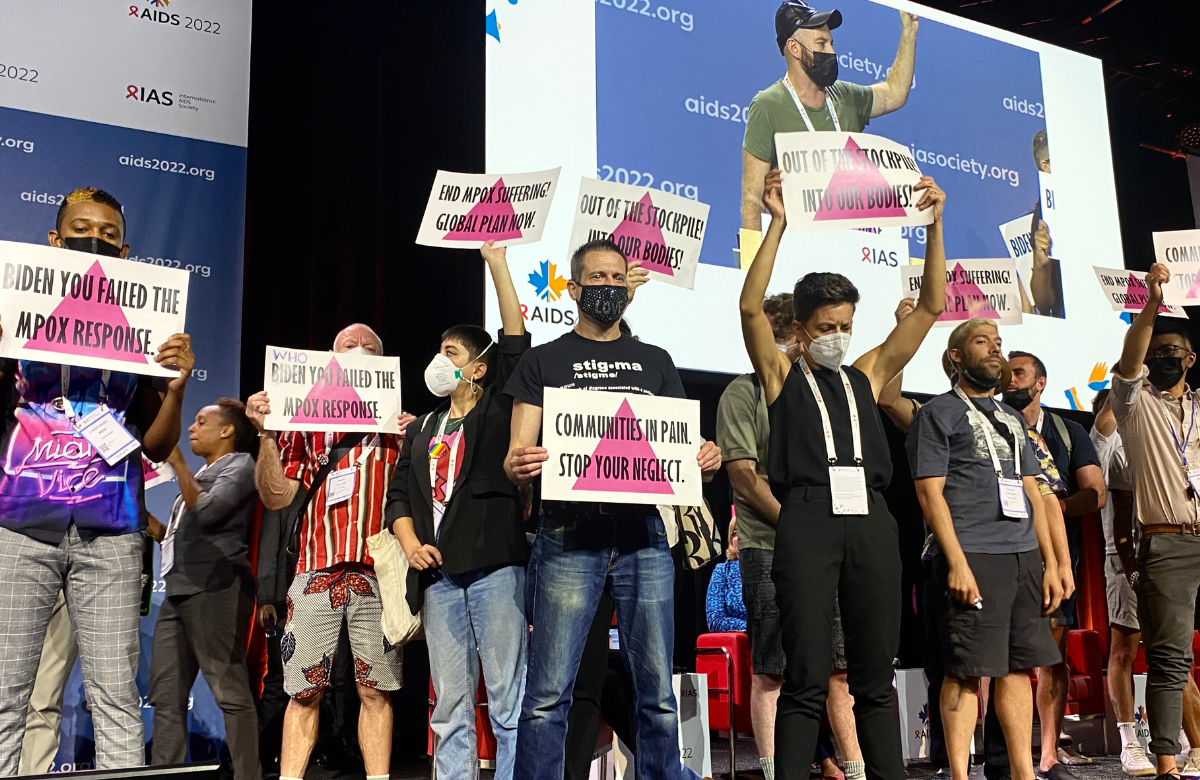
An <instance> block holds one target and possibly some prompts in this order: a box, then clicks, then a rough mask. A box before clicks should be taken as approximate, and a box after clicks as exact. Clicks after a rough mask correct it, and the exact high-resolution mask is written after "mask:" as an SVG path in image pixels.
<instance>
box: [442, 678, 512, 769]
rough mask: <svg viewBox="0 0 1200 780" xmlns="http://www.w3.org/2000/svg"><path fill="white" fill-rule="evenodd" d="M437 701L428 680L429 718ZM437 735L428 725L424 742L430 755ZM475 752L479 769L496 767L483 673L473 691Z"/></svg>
mask: <svg viewBox="0 0 1200 780" xmlns="http://www.w3.org/2000/svg"><path fill="white" fill-rule="evenodd" d="M436 703H437V694H436V693H434V690H433V680H430V681H429V718H430V720H432V719H433V705H435V704H436ZM437 743H438V739H437V735H436V734H434V733H433V727H432V726H430V727H429V739H428V742H427V744H426V750H425V752H426V754H427V755H429V756H430V757H432V756H434V755H435V754H436V753H437ZM475 752H476V753H477V756H478V758H479V768H480V769H495V768H496V735H495V733H494V732H493V731H492V719H491V717H489V715H488V701H487V688H486V687H484V682H483V674H482V673H480V675H479V688H478V689H477V690H476V691H475Z"/></svg>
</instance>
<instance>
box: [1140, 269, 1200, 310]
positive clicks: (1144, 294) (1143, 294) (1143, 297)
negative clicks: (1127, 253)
mask: <svg viewBox="0 0 1200 780" xmlns="http://www.w3.org/2000/svg"><path fill="white" fill-rule="evenodd" d="M1197 284H1200V280H1198V281H1197ZM1195 289H1196V288H1195V287H1193V288H1192V290H1195ZM1187 297H1188V298H1191V297H1192V293H1190V292H1189V293H1188V294H1187ZM1149 299H1150V291H1149V290H1147V289H1146V282H1145V281H1144V280H1142V279H1139V278H1137V277H1136V276H1134V275H1133V274H1130V275H1129V284H1128V285H1126V287H1125V311H1141V310H1142V309H1144V308H1145V307H1146V301H1148V300H1149ZM1170 311H1171V307H1170V306H1167V305H1166V304H1165V303H1164V304H1162V305H1161V306H1159V307H1158V313H1159V314H1163V313H1170Z"/></svg>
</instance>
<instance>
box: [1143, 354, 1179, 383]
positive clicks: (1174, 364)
mask: <svg viewBox="0 0 1200 780" xmlns="http://www.w3.org/2000/svg"><path fill="white" fill-rule="evenodd" d="M1146 368H1148V369H1150V384H1152V385H1154V386H1155V387H1157V388H1158V389H1159V390H1170V389H1171V388H1172V387H1174V386H1175V385H1177V384H1179V380H1180V379H1183V373H1184V372H1183V358H1181V357H1156V358H1150V359H1149V360H1147V361H1146Z"/></svg>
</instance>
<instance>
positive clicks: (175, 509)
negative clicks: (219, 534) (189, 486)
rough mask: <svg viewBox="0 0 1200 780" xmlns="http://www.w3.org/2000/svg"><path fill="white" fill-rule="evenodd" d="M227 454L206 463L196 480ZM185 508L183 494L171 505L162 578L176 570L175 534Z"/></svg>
mask: <svg viewBox="0 0 1200 780" xmlns="http://www.w3.org/2000/svg"><path fill="white" fill-rule="evenodd" d="M229 454H232V453H227V454H226V455H222V456H221V457H220V458H217V459H216V460H214V461H213V462H212V463H211V464H208V463H205V464H204V465H203V466H201V467H200V470H199V471H197V472H196V476H195V478H196V479H200V475H201V474H203V473H204V472H206V471H208V468H209V466H210V465H212V466H215V465H217V464H218V463H220V462H221V460H222V459H224V458H225V457H227V455H229ZM202 492H203V491H202ZM184 510H185V507H184V505H183V493H180V494H179V495H177V496H175V503H174V504H172V505H171V518H170V519H169V520H167V530H166V531H165V532H164V533H163V540H162V555H161V557H160V560H159V566H158V568H159V573H160V574H162V576H164V577H165V576H167V573H168V572H170V571H171V569H173V568H175V532H176V531H177V530H179V521H180V520H182V519H183V513H184Z"/></svg>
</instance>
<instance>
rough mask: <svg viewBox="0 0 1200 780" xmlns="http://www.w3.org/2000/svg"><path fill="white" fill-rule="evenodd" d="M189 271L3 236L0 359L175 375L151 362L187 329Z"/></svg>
mask: <svg viewBox="0 0 1200 780" xmlns="http://www.w3.org/2000/svg"><path fill="white" fill-rule="evenodd" d="M188 277H189V273H188V272H187V271H184V270H180V269H174V268H162V267H160V266H156V265H149V264H146V263H135V262H133V261H130V260H122V259H120V258H117V257H101V256H99V255H89V254H85V253H83V252H72V251H70V250H67V249H56V248H54V247H49V246H37V245H35V244H20V243H16V242H13V241H0V323H2V324H3V335H2V336H0V357H7V358H18V359H20V360H39V361H42V362H45V363H67V364H70V365H73V366H85V367H88V368H101V369H108V370H111V371H128V372H130V373H133V374H146V375H150V376H163V377H177V376H179V369H177V368H168V367H166V366H160V365H159V364H158V363H155V362H154V355H155V354H156V352H157V350H158V348H159V347H160V346H161V345H162V344H163V343H164V342H165V341H166V340H167V339H169V338H170V337H171V336H173V335H174V334H176V333H183V332H184V322H185V320H186V319H187V316H186V315H187V293H188Z"/></svg>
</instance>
